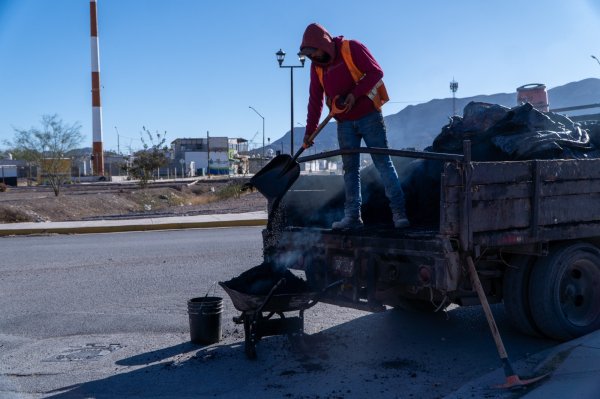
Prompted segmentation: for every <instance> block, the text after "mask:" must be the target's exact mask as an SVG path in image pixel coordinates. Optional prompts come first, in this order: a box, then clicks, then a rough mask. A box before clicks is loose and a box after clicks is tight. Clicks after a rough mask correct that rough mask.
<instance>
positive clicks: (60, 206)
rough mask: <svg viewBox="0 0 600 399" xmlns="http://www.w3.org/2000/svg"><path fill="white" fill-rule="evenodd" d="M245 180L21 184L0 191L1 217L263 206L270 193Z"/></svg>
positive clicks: (65, 217)
mask: <svg viewBox="0 0 600 399" xmlns="http://www.w3.org/2000/svg"><path fill="white" fill-rule="evenodd" d="M243 183H245V181H234V180H229V179H223V180H214V181H198V182H195V183H194V182H191V183H189V182H188V183H172V184H169V183H159V184H150V185H149V186H148V187H147V188H145V189H141V188H140V187H139V186H138V185H136V184H134V183H129V184H101V185H100V184H99V185H89V186H83V185H72V186H65V187H64V188H63V189H62V191H61V193H60V195H59V196H58V197H56V196H55V195H54V193H53V192H52V191H51V190H49V189H48V188H43V187H35V188H34V187H17V188H9V189H8V190H7V191H6V192H0V223H19V222H45V221H52V222H60V221H72V220H98V219H115V218H139V217H157V216H182V215H203V214H215V213H242V212H254V211H262V210H266V208H267V201H266V199H265V198H264V197H263V196H262V195H261V194H260V193H258V192H251V191H242V190H241V189H242V186H243Z"/></svg>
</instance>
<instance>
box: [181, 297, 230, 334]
mask: <svg viewBox="0 0 600 399" xmlns="http://www.w3.org/2000/svg"><path fill="white" fill-rule="evenodd" d="M222 313H223V298H219V297H216V296H205V297H200V298H192V299H190V300H189V301H188V315H189V317H190V338H191V341H192V342H193V343H195V344H214V343H216V342H219V341H220V340H221V314H222Z"/></svg>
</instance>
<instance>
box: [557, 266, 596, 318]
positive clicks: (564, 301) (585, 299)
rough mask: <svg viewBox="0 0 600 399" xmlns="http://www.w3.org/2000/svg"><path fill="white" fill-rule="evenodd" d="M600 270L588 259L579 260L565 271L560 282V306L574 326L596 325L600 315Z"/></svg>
mask: <svg viewBox="0 0 600 399" xmlns="http://www.w3.org/2000/svg"><path fill="white" fill-rule="evenodd" d="M598 284H600V268H599V267H598V266H597V265H596V264H594V263H593V262H590V261H589V260H587V259H579V260H577V261H575V262H573V263H572V264H571V265H570V267H568V268H566V269H565V273H564V275H563V278H562V279H561V282H560V304H561V308H562V311H563V314H564V316H565V317H566V318H567V320H568V321H569V322H570V323H572V324H573V325H576V326H580V327H584V326H589V325H590V323H594V322H595V321H596V320H597V319H598V317H599V313H600V306H598V304H599V303H600V291H599V290H598V289H597V287H598Z"/></svg>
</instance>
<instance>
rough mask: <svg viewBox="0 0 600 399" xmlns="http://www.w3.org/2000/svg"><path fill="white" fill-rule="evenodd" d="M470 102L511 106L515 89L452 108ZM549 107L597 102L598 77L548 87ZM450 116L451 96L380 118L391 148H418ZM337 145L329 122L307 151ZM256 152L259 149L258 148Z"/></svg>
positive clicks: (299, 132) (297, 136) (297, 142)
mask: <svg viewBox="0 0 600 399" xmlns="http://www.w3.org/2000/svg"><path fill="white" fill-rule="evenodd" d="M471 101H477V102H486V103H492V104H500V105H503V106H505V107H509V108H512V107H514V106H516V105H517V93H516V90H515V91H514V92H512V93H498V94H491V95H478V96H473V97H465V98H456V110H457V113H458V115H459V116H462V109H463V108H464V107H465V106H466V105H467V104H468V103H470V102H471ZM548 102H549V104H550V109H551V110H552V109H556V108H563V107H569V106H576V105H586V104H596V103H600V79H596V78H589V79H584V80H580V81H577V82H571V83H567V84H565V85H562V86H557V87H553V88H551V89H548ZM451 115H452V98H451V97H449V98H444V99H434V100H431V101H428V102H426V103H422V104H417V105H409V106H407V107H406V108H404V109H402V110H401V111H399V112H398V113H396V114H392V115H388V116H386V117H384V119H385V122H386V127H387V133H388V141H389V146H390V147H391V148H397V149H401V148H415V149H418V150H421V149H423V148H425V147H427V146H429V145H430V144H431V143H432V142H433V139H434V138H435V137H436V136H437V135H438V134H439V133H440V131H441V130H442V127H443V126H444V125H446V124H447V123H448V121H449V117H450V116H451ZM303 137H304V128H301V127H298V128H294V151H297V149H299V148H300V146H301V145H302V139H303ZM269 148H272V149H273V150H281V149H282V148H283V152H284V153H289V151H290V132H289V131H288V132H286V134H285V135H284V136H283V137H282V138H280V139H279V140H276V141H274V142H273V143H271V145H270V147H269ZM337 148H338V143H337V134H336V124H335V122H333V123H329V124H328V125H327V126H325V128H324V129H323V131H321V133H320V134H319V136H317V138H316V140H315V145H314V146H313V147H312V148H311V149H310V152H311V153H312V152H313V151H315V152H321V151H327V150H334V149H337ZM257 151H261V150H260V149H258V150H257Z"/></svg>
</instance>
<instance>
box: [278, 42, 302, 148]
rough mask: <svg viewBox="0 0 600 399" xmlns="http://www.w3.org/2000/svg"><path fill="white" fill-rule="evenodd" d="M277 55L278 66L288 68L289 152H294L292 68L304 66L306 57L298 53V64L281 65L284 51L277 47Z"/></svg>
mask: <svg viewBox="0 0 600 399" xmlns="http://www.w3.org/2000/svg"><path fill="white" fill-rule="evenodd" d="M275 55H276V56H277V62H278V63H279V68H290V115H291V120H290V154H293V153H294V68H304V61H305V60H306V58H305V57H304V55H303V54H300V53H298V59H299V60H300V65H282V64H283V60H284V59H285V51H283V50H281V49H279V51H278V52H276V53H275Z"/></svg>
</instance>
